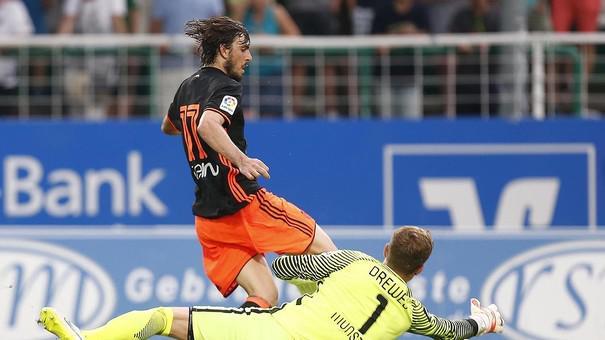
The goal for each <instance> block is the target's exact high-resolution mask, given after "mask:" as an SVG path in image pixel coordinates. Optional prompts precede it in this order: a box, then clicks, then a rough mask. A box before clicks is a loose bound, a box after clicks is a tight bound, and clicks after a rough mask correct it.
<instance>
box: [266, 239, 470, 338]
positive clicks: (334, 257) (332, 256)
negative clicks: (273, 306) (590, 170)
mask: <svg viewBox="0 0 605 340" xmlns="http://www.w3.org/2000/svg"><path fill="white" fill-rule="evenodd" d="M272 268H273V271H274V272H275V274H276V275H277V276H278V277H279V278H281V279H285V280H289V279H294V278H299V279H306V280H313V281H317V282H318V289H317V291H316V292H315V293H313V294H311V295H304V296H302V297H301V298H299V299H297V300H296V301H292V302H290V303H286V304H284V305H282V306H281V307H278V309H277V310H275V311H274V312H273V314H272V316H273V318H275V320H276V321H277V322H278V323H279V324H280V325H281V326H282V327H283V328H284V329H285V330H287V331H288V332H289V333H290V334H291V335H292V337H293V338H295V339H314V340H315V339H348V340H355V339H367V340H370V339H380V340H384V339H394V338H397V337H398V336H400V335H401V334H402V333H404V332H412V333H416V334H423V335H427V336H431V337H433V338H438V339H464V338H468V337H471V336H473V335H475V334H476V324H475V325H473V323H472V322H470V321H469V320H457V321H450V320H446V319H442V318H439V317H436V316H434V315H432V314H431V313H429V312H428V311H427V310H426V309H425V308H424V306H423V305H422V303H420V302H419V301H418V300H416V299H415V298H414V297H413V296H412V294H411V292H410V289H409V288H408V286H407V284H406V282H405V281H403V280H402V279H401V278H400V277H399V276H398V275H397V274H396V273H395V272H393V271H392V270H391V269H390V268H389V267H387V266H386V265H384V264H383V263H381V262H379V261H378V260H376V259H374V258H373V257H371V256H369V255H367V254H364V253H362V252H358V251H352V250H338V251H334V252H328V253H324V254H321V255H296V256H281V257H278V258H277V259H276V260H275V261H274V262H273V264H272Z"/></svg>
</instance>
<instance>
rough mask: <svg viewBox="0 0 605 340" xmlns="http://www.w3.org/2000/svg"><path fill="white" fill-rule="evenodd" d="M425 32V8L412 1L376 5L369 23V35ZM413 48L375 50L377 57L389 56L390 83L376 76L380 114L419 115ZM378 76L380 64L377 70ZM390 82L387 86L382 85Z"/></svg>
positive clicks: (419, 94) (427, 28) (398, 0)
mask: <svg viewBox="0 0 605 340" xmlns="http://www.w3.org/2000/svg"><path fill="white" fill-rule="evenodd" d="M428 32H429V21H428V13H427V11H426V7H425V6H424V5H422V4H419V3H417V2H415V0H392V1H390V2H389V3H388V4H386V5H385V6H384V7H382V8H379V10H378V11H377V13H376V17H375V18H374V22H373V24H372V34H396V35H414V34H426V33H428ZM414 53H415V50H414V49H410V48H402V49H393V50H389V49H385V48H381V49H379V54H380V55H381V56H383V55H385V54H386V55H388V56H389V58H390V59H391V60H390V61H391V62H390V65H391V66H390V70H389V71H388V73H389V76H390V77H391V79H390V82H386V81H384V80H383V79H381V78H382V77H379V87H380V93H381V98H384V99H386V100H381V106H382V107H381V109H380V111H381V114H382V116H383V117H391V116H393V115H395V116H399V117H405V118H420V117H421V115H422V110H421V107H420V96H421V91H422V89H421V88H420V86H419V85H418V84H417V83H416V76H417V75H416V72H415V71H416V68H415V61H414ZM378 72H379V73H378V74H379V75H382V74H384V73H383V70H382V67H381V68H380V69H379V70H378ZM389 83H390V88H387V87H386V84H389ZM385 95H386V96H385Z"/></svg>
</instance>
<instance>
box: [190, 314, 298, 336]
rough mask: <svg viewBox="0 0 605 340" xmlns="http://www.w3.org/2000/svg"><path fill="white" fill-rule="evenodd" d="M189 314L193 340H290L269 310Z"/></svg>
mask: <svg viewBox="0 0 605 340" xmlns="http://www.w3.org/2000/svg"><path fill="white" fill-rule="evenodd" d="M190 313H191V319H190V320H191V327H192V330H193V339H203V340H214V339H221V340H267V339H272V340H286V339H293V337H292V336H291V335H289V334H288V333H287V332H286V330H285V329H284V328H283V327H282V326H281V325H280V324H279V323H278V322H277V321H276V320H275V319H274V318H273V317H272V316H271V310H270V309H257V308H246V309H243V308H221V307H192V308H191V309H190Z"/></svg>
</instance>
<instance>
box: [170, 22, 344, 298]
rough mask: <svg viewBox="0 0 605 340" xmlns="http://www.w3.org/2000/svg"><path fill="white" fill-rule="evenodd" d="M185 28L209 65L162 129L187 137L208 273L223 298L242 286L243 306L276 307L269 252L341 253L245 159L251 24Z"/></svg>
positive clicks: (187, 83) (177, 99) (184, 87)
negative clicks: (244, 91) (268, 186)
mask: <svg viewBox="0 0 605 340" xmlns="http://www.w3.org/2000/svg"><path fill="white" fill-rule="evenodd" d="M185 31H186V34H187V35H188V36H190V37H192V38H193V39H195V40H196V41H197V43H198V44H199V50H200V52H201V61H202V65H203V66H202V67H201V68H200V69H199V70H198V71H197V72H195V73H194V74H193V75H191V76H190V77H189V78H187V79H185V80H184V81H183V83H182V84H181V86H180V87H179V89H178V91H177V92H176V94H175V96H174V100H173V102H172V104H171V105H170V108H169V110H168V114H167V115H166V116H165V117H164V120H163V122H162V131H163V132H164V133H166V134H169V135H181V136H182V141H183V146H184V149H185V156H186V157H187V161H188V163H189V168H190V170H191V176H192V178H193V181H194V182H195V189H196V191H195V202H194V204H193V214H194V215H195V229H196V232H197V236H198V239H199V241H200V243H201V245H202V249H203V255H204V268H205V270H206V274H207V275H208V277H209V278H210V280H211V281H212V282H213V283H214V284H215V285H216V287H217V288H218V290H219V291H220V292H221V293H222V295H223V296H225V297H227V296H229V294H231V293H232V292H233V290H234V289H235V288H237V286H238V285H241V286H242V287H243V288H244V290H245V291H246V292H247V293H248V299H247V300H246V302H245V303H244V304H243V305H242V306H253V307H270V306H274V305H275V304H276V303H277V294H278V293H277V287H276V286H275V283H274V282H273V278H272V275H271V270H270V269H269V266H268V264H267V262H266V260H265V258H264V255H263V254H264V253H267V252H275V253H278V254H303V253H307V254H318V253H321V252H325V251H331V250H336V249H337V248H336V246H335V245H334V243H333V242H332V240H331V239H330V237H329V236H328V235H327V234H326V233H325V232H324V231H323V230H322V229H321V228H320V227H319V226H318V225H317V224H316V223H315V220H314V219H313V218H311V217H310V216H309V215H307V214H306V213H305V212H303V211H302V210H301V209H299V208H298V207H296V206H295V205H293V204H291V203H289V202H288V201H286V200H284V199H283V198H281V197H278V196H276V195H274V194H272V193H270V192H269V191H267V190H266V189H264V188H262V187H261V186H260V185H259V183H258V182H257V178H258V177H260V176H263V177H265V178H269V168H268V167H267V165H265V163H263V162H262V161H261V160H259V159H256V158H250V157H248V156H247V155H246V145H247V143H246V139H245V138H244V115H243V110H242V107H241V101H242V100H241V96H242V85H241V84H240V81H241V79H242V76H243V74H244V71H245V68H246V67H247V65H248V63H250V61H251V60H252V55H251V54H250V37H249V35H248V32H247V31H246V29H245V28H244V26H243V25H242V24H241V23H239V22H237V21H234V20H232V19H230V18H227V17H214V18H209V19H206V20H192V21H189V22H187V24H186V26H185Z"/></svg>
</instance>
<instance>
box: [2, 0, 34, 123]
mask: <svg viewBox="0 0 605 340" xmlns="http://www.w3.org/2000/svg"><path fill="white" fill-rule="evenodd" d="M33 32H34V26H33V24H32V20H31V18H30V16H29V14H28V12H27V8H26V7H25V5H24V4H23V2H22V1H21V0H0V36H10V37H19V36H27V35H30V34H32V33H33ZM18 66H19V62H18V59H17V57H16V56H14V53H13V51H10V50H0V116H17V115H18V113H19V109H18V97H17V95H18V90H19V81H18V77H17V68H18Z"/></svg>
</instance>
